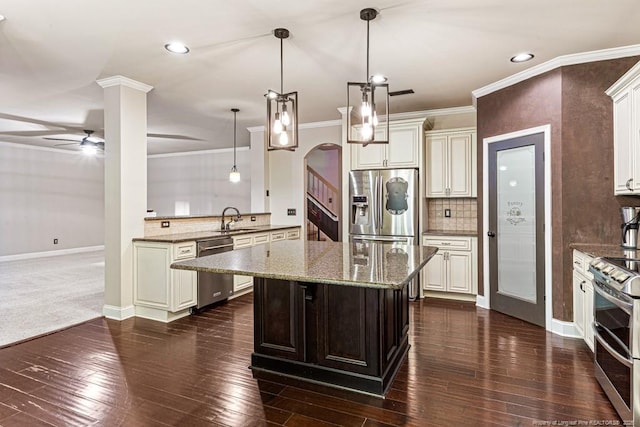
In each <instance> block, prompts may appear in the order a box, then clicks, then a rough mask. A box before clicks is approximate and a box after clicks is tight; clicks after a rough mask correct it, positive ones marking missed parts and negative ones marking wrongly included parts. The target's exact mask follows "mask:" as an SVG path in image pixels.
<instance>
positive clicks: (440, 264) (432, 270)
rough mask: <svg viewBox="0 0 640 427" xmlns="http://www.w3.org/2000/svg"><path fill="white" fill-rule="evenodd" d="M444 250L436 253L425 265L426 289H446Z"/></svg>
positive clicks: (442, 290)
mask: <svg viewBox="0 0 640 427" xmlns="http://www.w3.org/2000/svg"><path fill="white" fill-rule="evenodd" d="M444 263H445V261H444V252H438V253H436V254H435V255H434V256H433V258H431V260H429V262H428V263H427V265H426V266H425V267H424V289H426V290H429V291H441V292H444V291H446V290H447V289H446V283H445V280H446V278H445V271H444Z"/></svg>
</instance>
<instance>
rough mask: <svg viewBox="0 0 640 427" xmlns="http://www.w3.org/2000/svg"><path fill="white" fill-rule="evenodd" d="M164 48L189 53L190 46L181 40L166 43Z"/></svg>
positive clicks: (173, 51)
mask: <svg viewBox="0 0 640 427" xmlns="http://www.w3.org/2000/svg"><path fill="white" fill-rule="evenodd" d="M164 48H165V49H167V50H168V51H169V52H171V53H180V54H185V53H189V48H188V47H187V45H186V44H184V43H181V42H171V43H167V44H165V45H164Z"/></svg>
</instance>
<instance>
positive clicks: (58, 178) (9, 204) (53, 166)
mask: <svg viewBox="0 0 640 427" xmlns="http://www.w3.org/2000/svg"><path fill="white" fill-rule="evenodd" d="M53 239H58V244H57V245H54V244H53ZM103 243H104V159H103V158H102V157H89V156H86V155H84V154H82V153H81V152H77V151H68V152H66V151H63V150H57V149H47V148H38V147H29V146H23V145H19V144H9V143H2V142H0V256H5V255H16V254H24V253H32V252H45V251H54V250H62V249H69V248H79V247H88V246H98V245H102V244H103Z"/></svg>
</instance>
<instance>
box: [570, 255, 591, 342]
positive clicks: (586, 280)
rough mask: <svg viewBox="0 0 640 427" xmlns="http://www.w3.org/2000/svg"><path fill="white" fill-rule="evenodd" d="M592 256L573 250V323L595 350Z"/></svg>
mask: <svg viewBox="0 0 640 427" xmlns="http://www.w3.org/2000/svg"><path fill="white" fill-rule="evenodd" d="M591 260H592V258H591V257H590V256H589V255H587V254H585V253H583V252H580V251H576V250H574V251H573V324H574V326H575V328H576V331H577V332H578V334H579V335H580V336H581V337H582V338H583V339H584V342H585V343H586V344H587V345H588V346H589V348H590V349H591V351H593V339H594V337H593V326H592V324H593V282H592V280H593V276H592V275H591V273H589V263H590V262H591Z"/></svg>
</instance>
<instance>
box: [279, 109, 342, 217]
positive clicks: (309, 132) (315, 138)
mask: <svg viewBox="0 0 640 427" xmlns="http://www.w3.org/2000/svg"><path fill="white" fill-rule="evenodd" d="M341 135H342V125H341V123H339V122H336V124H335V125H330V126H326V127H311V128H305V127H304V126H301V128H300V129H299V130H298V136H299V147H298V148H297V149H296V150H295V151H293V152H291V151H286V150H276V151H270V152H269V155H268V156H269V190H270V191H269V192H270V197H269V206H270V210H271V223H272V224H278V225H303V224H304V220H305V211H304V207H305V206H304V201H305V198H304V194H305V187H304V186H305V172H306V171H305V169H304V158H305V156H306V155H307V154H308V153H309V151H311V150H312V149H313V148H314V147H316V146H318V145H320V144H325V143H330V144H336V145H342V144H341ZM288 208H295V209H296V215H295V216H288V215H287V209H288Z"/></svg>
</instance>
